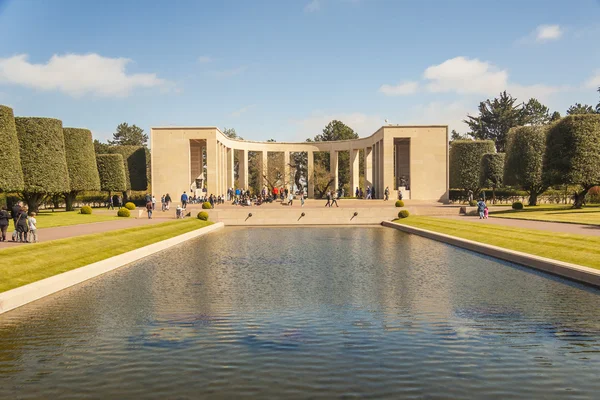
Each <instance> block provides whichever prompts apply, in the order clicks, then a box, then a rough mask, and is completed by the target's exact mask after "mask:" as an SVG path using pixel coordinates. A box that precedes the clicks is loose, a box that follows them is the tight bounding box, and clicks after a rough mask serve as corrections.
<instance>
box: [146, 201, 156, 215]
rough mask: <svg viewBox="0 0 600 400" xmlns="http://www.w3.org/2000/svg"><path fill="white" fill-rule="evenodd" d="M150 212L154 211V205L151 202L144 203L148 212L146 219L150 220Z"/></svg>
mask: <svg viewBox="0 0 600 400" xmlns="http://www.w3.org/2000/svg"><path fill="white" fill-rule="evenodd" d="M152 210H154V204H152V201H149V202H147V203H146V211H148V219H152Z"/></svg>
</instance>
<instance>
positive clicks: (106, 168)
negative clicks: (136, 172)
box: [96, 154, 127, 196]
mask: <svg viewBox="0 0 600 400" xmlns="http://www.w3.org/2000/svg"><path fill="white" fill-rule="evenodd" d="M96 165H97V166H98V175H99V177H100V189H101V190H104V191H106V192H108V194H109V196H110V195H112V192H123V191H125V190H126V189H127V181H126V180H125V167H124V164H123V156H122V155H120V154H97V155H96Z"/></svg>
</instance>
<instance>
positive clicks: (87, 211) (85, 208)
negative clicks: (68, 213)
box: [79, 206, 92, 214]
mask: <svg viewBox="0 0 600 400" xmlns="http://www.w3.org/2000/svg"><path fill="white" fill-rule="evenodd" d="M79 213H80V214H91V213H92V207H90V206H83V207H81V210H79Z"/></svg>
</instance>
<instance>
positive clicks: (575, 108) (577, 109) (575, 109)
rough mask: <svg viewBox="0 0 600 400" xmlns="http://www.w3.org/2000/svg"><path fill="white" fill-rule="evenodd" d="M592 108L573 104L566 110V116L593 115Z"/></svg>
mask: <svg viewBox="0 0 600 400" xmlns="http://www.w3.org/2000/svg"><path fill="white" fill-rule="evenodd" d="M595 113H596V112H595V111H594V109H593V108H592V106H588V105H587V104H581V103H575V104H573V105H572V106H571V107H569V109H568V110H567V115H581V114H595Z"/></svg>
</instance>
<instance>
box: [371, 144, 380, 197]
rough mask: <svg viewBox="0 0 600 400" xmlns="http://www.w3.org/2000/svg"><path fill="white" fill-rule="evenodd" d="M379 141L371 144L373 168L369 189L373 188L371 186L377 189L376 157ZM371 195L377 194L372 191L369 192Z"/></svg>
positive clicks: (377, 169)
mask: <svg viewBox="0 0 600 400" xmlns="http://www.w3.org/2000/svg"><path fill="white" fill-rule="evenodd" d="M378 147H379V142H375V143H374V144H373V151H372V155H371V167H372V168H373V179H372V181H371V190H373V187H375V189H376V190H377V189H379V187H378V186H379V185H378V178H379V168H378V167H379V163H378V162H377V161H378V157H379V149H378ZM371 195H372V196H373V197H376V196H377V195H376V194H375V193H373V192H371Z"/></svg>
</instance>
